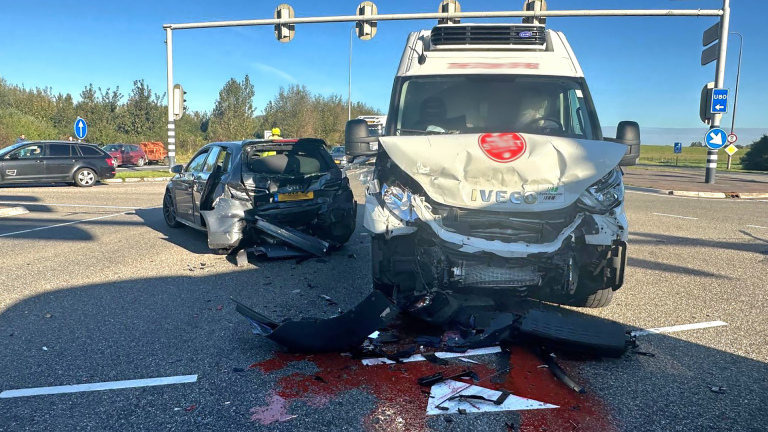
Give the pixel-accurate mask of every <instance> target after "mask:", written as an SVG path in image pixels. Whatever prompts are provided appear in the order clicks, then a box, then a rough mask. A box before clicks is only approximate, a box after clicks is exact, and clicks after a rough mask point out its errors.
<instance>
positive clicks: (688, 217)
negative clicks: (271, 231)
mask: <svg viewBox="0 0 768 432" xmlns="http://www.w3.org/2000/svg"><path fill="white" fill-rule="evenodd" d="M353 177H355V176H353ZM162 192H163V184H155V183H146V184H145V183H138V184H114V185H108V186H107V185H103V186H97V187H93V188H90V189H80V188H75V187H68V186H61V187H59V186H52V187H37V188H20V187H15V188H0V205H11V204H18V203H23V205H25V206H26V207H27V208H28V209H29V210H30V213H28V214H26V215H20V216H13V217H7V218H0V251H2V252H1V253H0V260H2V263H3V265H2V272H0V391H7V390H13V389H28V388H37V387H49V386H64V385H75V384H86V383H102V382H111V381H121V380H134V379H147V378H157V377H176V376H186V375H197V380H196V381H195V382H191V383H183V384H171V385H162V386H154V387H141V388H127V389H119V390H109V391H95V392H80V393H69V394H55V395H43V396H30V397H18V398H0V412H2V415H0V430H3V431H17V430H19V431H20V430H72V431H75V430H89V431H90V430H93V431H102V430H216V431H219V430H231V431H236V430H238V431H239V430H243V431H296V430H314V431H357V430H374V431H379V430H380V431H422V430H439V431H444V430H445V431H475V430H487V431H502V432H503V431H507V430H522V431H543V430H547V431H575V430H578V431H701V430H718V431H726V430H728V431H731V430H734V431H735V430H738V431H764V430H765V423H764V422H765V419H766V418H768V407H767V406H766V404H765V402H764V401H765V399H766V397H768V366H767V365H766V361H768V348H767V347H766V343H765V334H766V331H768V315H767V314H766V313H765V311H766V308H767V307H768V294H767V293H766V290H765V287H766V286H768V271H766V270H767V269H768V217H766V214H768V212H767V211H768V203H766V202H747V201H738V200H703V199H687V198H677V197H667V196H660V195H651V194H643V193H633V192H630V193H628V196H627V209H628V214H629V219H630V224H631V231H632V234H631V236H630V242H629V244H630V250H629V254H630V269H629V271H628V274H627V282H626V284H625V287H624V288H622V289H621V290H620V291H619V292H618V293H617V295H616V296H615V298H614V303H613V304H612V305H611V306H610V307H608V308H605V309H599V310H592V311H590V312H591V313H594V314H596V315H599V316H602V317H606V318H609V319H611V320H615V321H617V322H620V323H622V324H623V325H625V326H626V327H627V328H630V329H643V328H658V327H664V326H676V325H683V324H692V323H701V322H712V321H718V320H719V321H723V322H725V323H727V324H728V325H727V326H719V327H713V328H706V329H698V330H690V331H682V332H677V333H669V334H653V335H647V336H640V337H639V342H640V348H639V349H640V350H641V351H643V352H648V353H651V354H654V355H655V357H648V356H643V355H637V354H627V355H626V356H624V357H623V358H621V359H604V360H599V361H597V360H590V359H572V358H571V359H568V358H561V359H560V362H561V364H562V365H563V366H564V367H565V368H566V369H567V370H568V371H569V373H570V374H571V375H572V376H573V377H574V378H575V379H576V380H577V381H578V382H580V383H582V384H583V385H585V386H586V387H587V394H585V395H578V394H576V393H575V392H572V391H571V390H569V389H567V388H566V387H565V386H564V385H563V384H561V383H559V382H558V381H555V380H554V378H552V376H551V375H550V374H549V372H547V370H546V369H542V368H539V367H538V366H539V364H540V363H541V362H540V361H539V360H537V359H535V358H534V357H533V356H532V355H531V354H530V353H528V352H526V351H524V350H522V349H519V350H513V352H512V355H511V357H510V359H509V362H510V363H511V365H512V366H513V369H512V370H511V371H510V373H509V376H508V377H506V378H505V380H502V382H501V383H496V384H490V383H489V382H488V381H486V383H485V384H479V385H486V386H487V387H492V386H495V388H498V387H502V386H503V387H504V388H507V389H509V390H511V391H512V393H513V394H514V395H517V396H521V397H526V398H531V399H535V400H539V401H542V402H546V403H549V404H553V405H557V406H559V408H554V409H540V410H533V411H506V412H500V413H476V414H468V415H458V414H450V415H438V416H430V417H427V416H425V407H426V404H427V400H428V396H427V395H425V394H424V393H422V391H421V390H420V389H419V387H418V386H417V385H416V384H415V379H416V377H419V376H422V375H427V374H430V373H434V372H435V371H437V370H440V369H443V368H444V367H441V366H437V365H434V364H431V363H427V362H417V363H408V364H405V365H397V366H395V367H391V366H386V365H385V366H362V365H361V364H360V363H359V361H356V360H352V359H350V358H348V357H344V356H341V355H338V354H332V355H316V356H310V357H307V356H290V355H286V354H282V353H280V352H279V350H278V349H277V347H276V346H275V345H274V344H272V343H271V342H269V341H267V340H265V339H262V338H259V337H257V336H255V335H253V334H251V332H250V327H249V324H248V322H247V321H246V320H245V319H243V318H242V317H241V316H240V315H238V314H236V313H235V311H234V306H233V304H232V303H231V302H230V300H229V298H230V297H234V298H236V299H239V300H242V301H244V302H245V303H247V304H250V305H252V306H253V307H254V308H256V309H258V310H260V311H262V312H264V313H266V314H270V315H271V316H273V317H274V318H276V319H282V318H288V317H290V318H299V317H302V316H318V317H328V316H331V315H333V314H334V313H335V312H337V310H338V308H342V309H343V310H348V309H349V308H351V307H353V306H354V305H355V304H356V303H357V302H358V301H359V300H361V299H362V298H363V297H365V296H366V295H367V294H368V292H369V290H370V282H369V278H370V265H369V259H370V252H369V237H368V236H366V235H365V233H364V230H363V228H362V226H360V227H359V229H358V232H357V233H355V235H354V237H353V239H352V241H350V243H349V244H348V245H347V246H345V248H344V249H343V250H342V251H339V252H337V253H335V254H334V255H332V256H330V257H328V258H327V259H324V260H317V259H314V260H309V261H306V262H304V263H302V264H297V263H296V262H295V261H294V260H287V261H252V262H251V263H249V265H247V266H245V267H241V268H238V267H236V266H235V265H233V264H232V263H231V262H230V261H229V260H228V258H227V257H223V256H217V255H213V254H211V253H210V252H209V250H208V249H207V246H206V240H205V235H204V234H203V233H199V232H196V231H193V230H190V229H178V230H174V229H170V228H167V227H166V226H165V224H164V222H163V219H162V212H161V210H160V208H159V206H160V204H161V198H162ZM360 192H361V190H360V187H359V185H356V193H357V194H360ZM358 200H359V201H361V198H358ZM358 216H359V217H360V218H361V216H362V214H361V212H359V213H358ZM358 222H360V221H358ZM320 294H323V295H328V296H330V297H331V298H333V299H334V300H335V301H336V302H338V304H339V305H338V306H331V305H329V304H327V303H326V302H325V301H324V300H322V299H321V298H319V295H320ZM474 359H475V360H476V361H479V362H480V363H481V364H468V363H463V362H459V361H456V360H451V365H449V366H446V367H445V368H447V369H451V370H455V369H461V368H463V367H465V366H469V367H472V368H473V369H474V370H476V371H477V372H478V373H479V374H480V375H481V376H487V374H489V373H490V372H491V371H493V370H495V367H496V365H497V363H498V362H499V361H500V356H499V355H487V356H478V357H474ZM505 361H506V360H505ZM249 365H254V366H253V367H252V368H249ZM712 387H724V388H725V389H724V390H722V392H721V393H716V392H713V391H712ZM291 416H296V417H291ZM278 418H279V419H282V420H285V421H277V422H274V423H271V424H264V423H268V422H269V421H270V419H278ZM505 424H510V425H514V427H513V428H510V427H508V426H506V425H505Z"/></svg>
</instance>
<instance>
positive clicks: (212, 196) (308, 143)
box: [163, 138, 357, 254]
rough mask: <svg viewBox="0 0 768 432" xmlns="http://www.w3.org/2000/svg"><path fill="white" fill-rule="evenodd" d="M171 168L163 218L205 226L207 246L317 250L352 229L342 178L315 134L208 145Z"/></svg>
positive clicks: (351, 204) (352, 208)
mask: <svg viewBox="0 0 768 432" xmlns="http://www.w3.org/2000/svg"><path fill="white" fill-rule="evenodd" d="M171 171H172V172H173V173H174V174H175V176H174V177H173V178H172V179H171V181H170V182H169V183H168V186H167V188H166V191H165V196H164V198H163V216H164V219H165V222H166V223H167V224H168V226H170V227H172V228H178V227H181V226H183V225H187V226H190V227H192V228H195V229H199V230H202V231H205V232H207V233H208V246H209V247H210V248H211V249H215V250H218V251H229V250H232V249H236V248H244V247H247V246H252V245H261V246H263V247H270V246H272V247H283V248H285V247H293V248H299V249H304V250H308V251H310V252H313V253H315V254H318V253H322V252H325V251H326V250H328V249H329V248H333V247H339V246H341V245H343V244H344V243H346V242H347V241H348V240H349V238H350V237H351V236H352V234H353V233H354V230H355V217H356V209H357V205H356V202H355V200H354V197H353V195H352V189H351V188H350V186H349V179H348V178H347V177H346V175H345V173H344V172H343V171H342V170H340V169H339V167H338V166H337V165H336V164H335V163H334V161H333V159H332V158H331V156H330V155H329V154H328V151H327V150H326V148H325V142H324V141H323V140H320V139H313V138H302V139H279V140H246V141H238V142H218V143H211V144H208V145H206V146H204V147H203V148H201V149H200V150H199V151H198V152H197V153H196V154H195V155H194V156H193V157H192V159H191V160H190V162H189V163H188V164H187V165H186V166H184V165H176V166H174V167H173V168H172V169H171ZM318 249H319V252H318Z"/></svg>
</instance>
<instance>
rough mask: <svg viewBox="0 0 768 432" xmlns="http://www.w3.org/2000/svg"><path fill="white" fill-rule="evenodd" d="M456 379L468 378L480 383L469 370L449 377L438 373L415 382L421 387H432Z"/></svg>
mask: <svg viewBox="0 0 768 432" xmlns="http://www.w3.org/2000/svg"><path fill="white" fill-rule="evenodd" d="M457 378H469V379H472V380H474V381H480V377H478V376H477V374H476V373H474V372H472V371H471V370H465V371H464V372H461V373H458V374H455V375H450V376H443V373H442V372H438V373H436V374H433V375H429V376H425V377H421V378H419V379H418V380H417V382H418V383H419V385H420V386H423V387H432V386H433V385H435V384H437V383H441V382H443V381H446V380H455V379H457Z"/></svg>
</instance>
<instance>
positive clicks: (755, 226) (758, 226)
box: [747, 225, 768, 229]
mask: <svg viewBox="0 0 768 432" xmlns="http://www.w3.org/2000/svg"><path fill="white" fill-rule="evenodd" d="M747 226H748V227H750V228H760V229H768V227H764V226H760V225H747Z"/></svg>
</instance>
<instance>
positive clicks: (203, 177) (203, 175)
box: [192, 146, 222, 225]
mask: <svg viewBox="0 0 768 432" xmlns="http://www.w3.org/2000/svg"><path fill="white" fill-rule="evenodd" d="M210 150H211V151H210V152H208V157H207V158H206V159H205V163H204V164H203V169H202V170H200V172H198V173H195V185H194V188H193V190H192V197H193V198H194V216H195V223H196V224H198V225H202V221H203V216H202V215H201V214H200V202H201V201H202V199H203V195H204V193H203V192H204V191H205V190H206V184H207V183H208V178H209V177H210V176H211V173H212V172H213V169H214V167H215V166H216V160H217V159H218V157H219V154H220V153H221V150H222V149H221V147H218V146H213V147H211V148H210Z"/></svg>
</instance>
